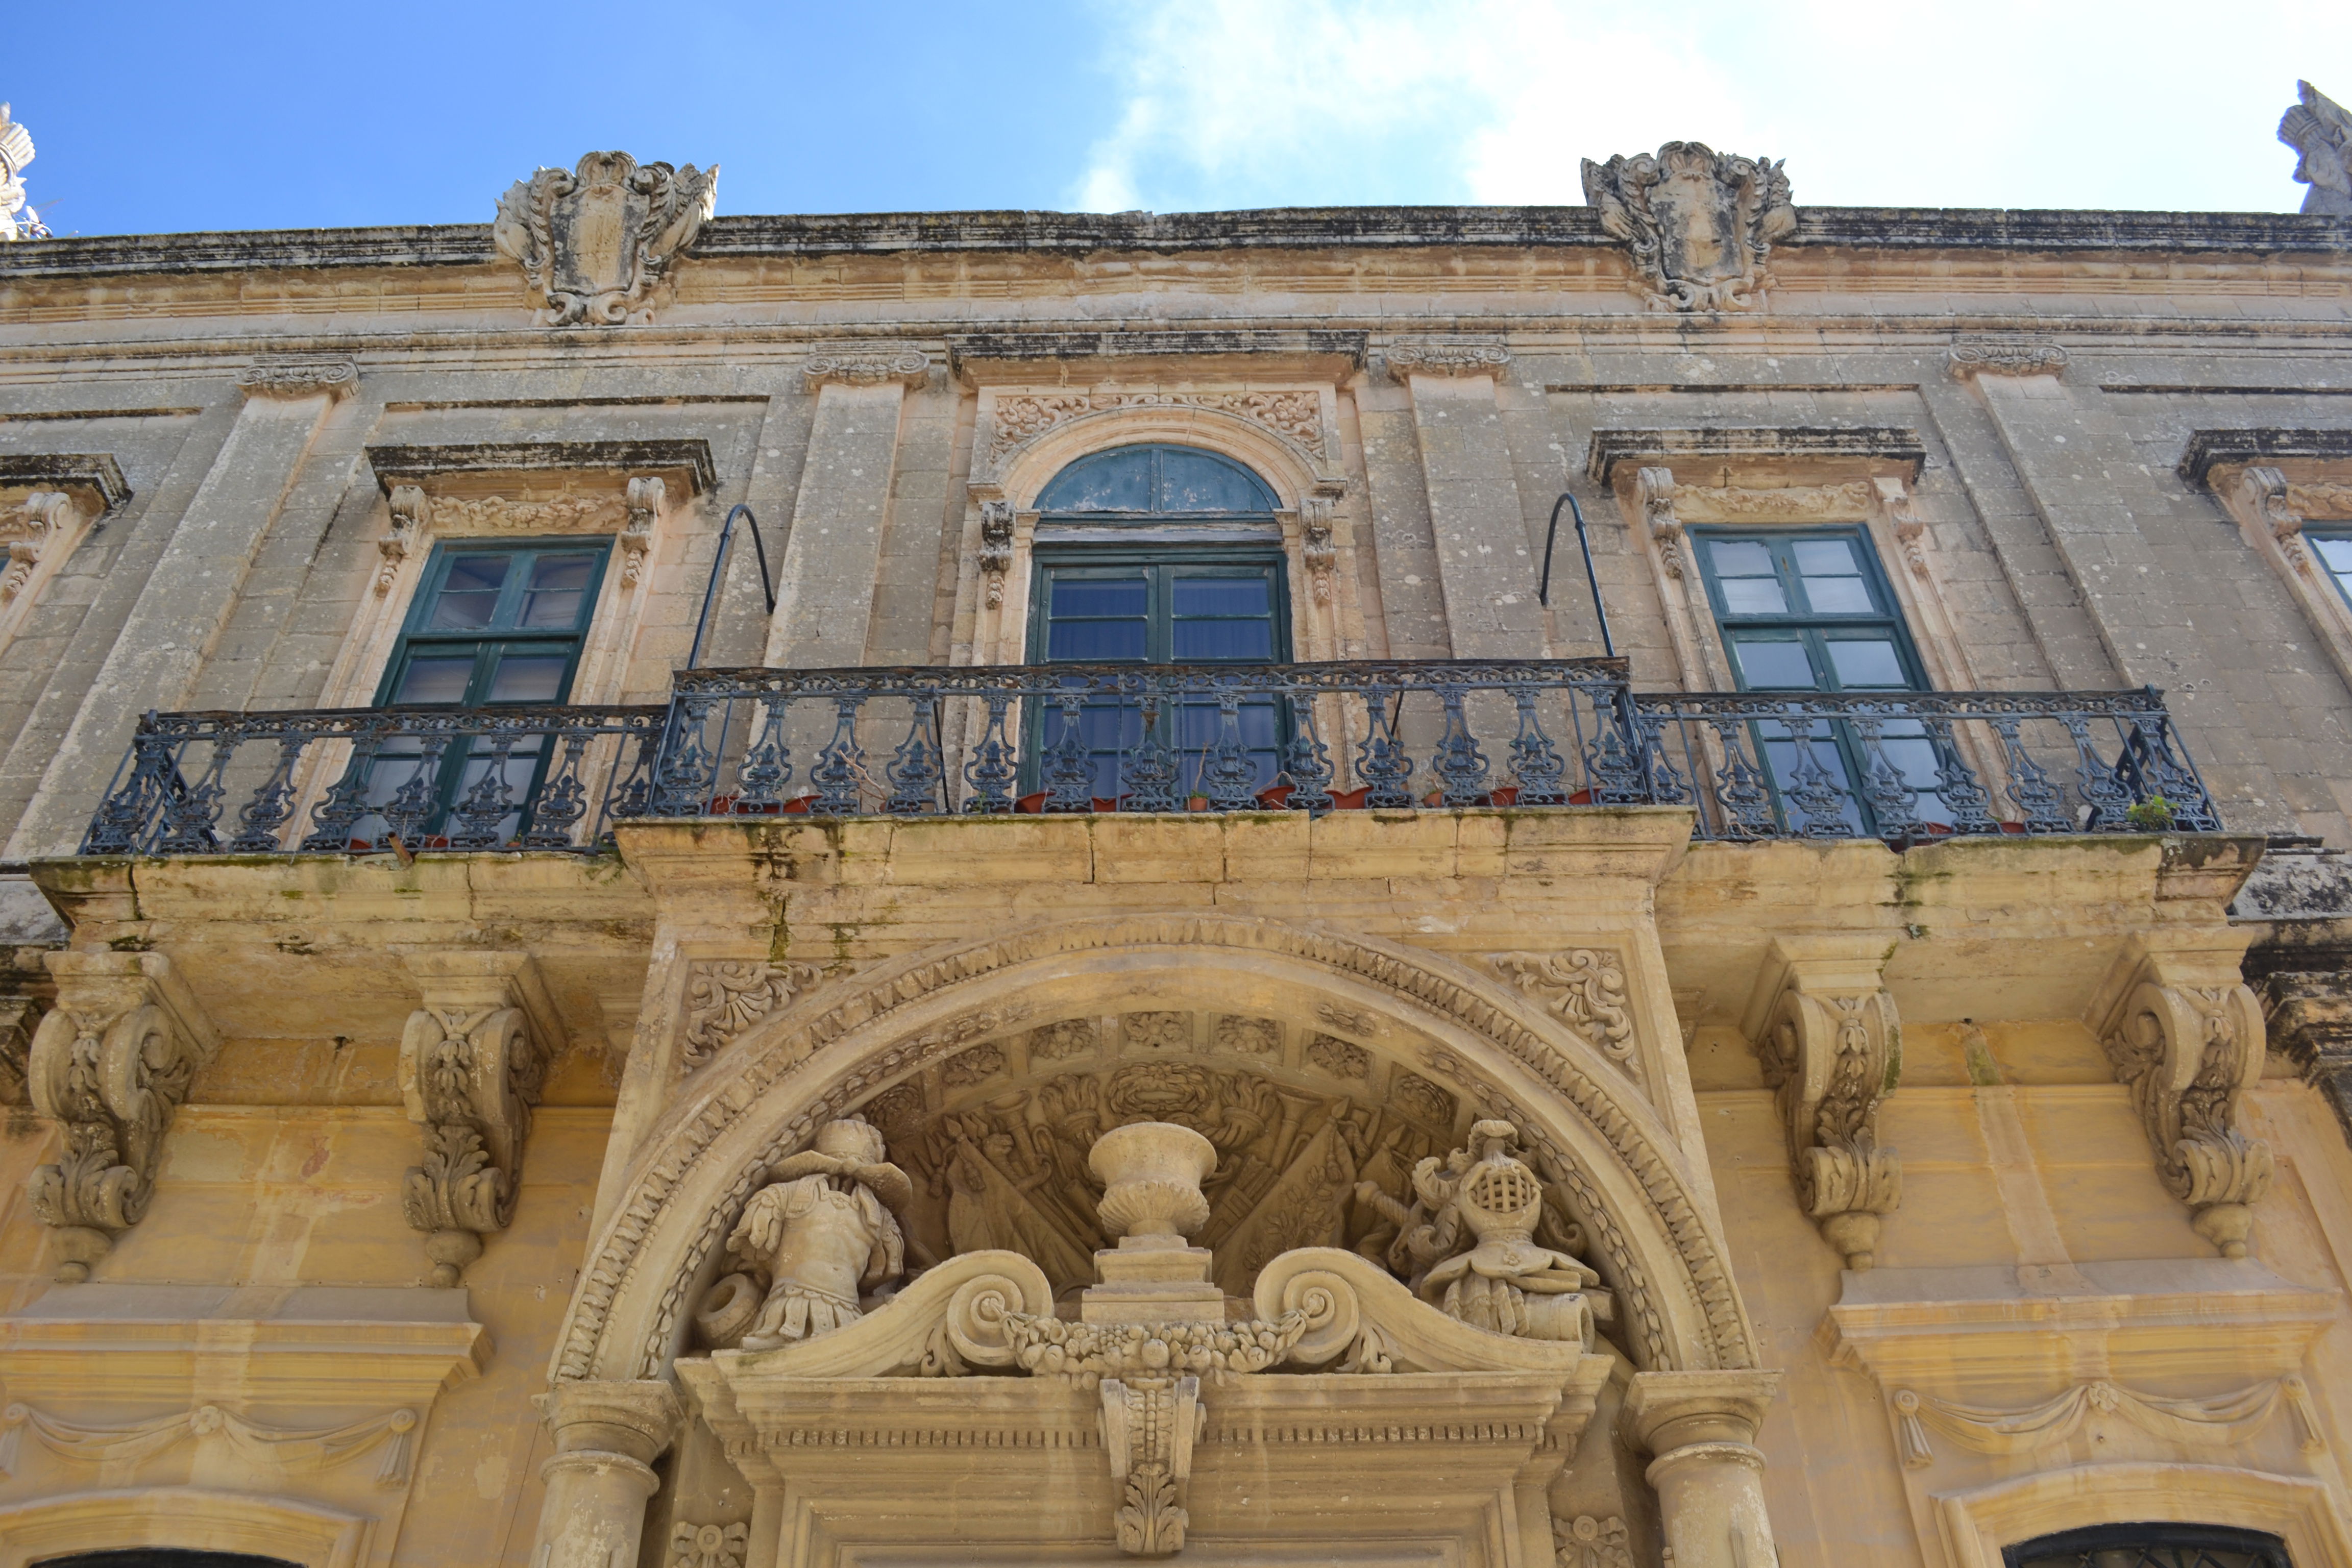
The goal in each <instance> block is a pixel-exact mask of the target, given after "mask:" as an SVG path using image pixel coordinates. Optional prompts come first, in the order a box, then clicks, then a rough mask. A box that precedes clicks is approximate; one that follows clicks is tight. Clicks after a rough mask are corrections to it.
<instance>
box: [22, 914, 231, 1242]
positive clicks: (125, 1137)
mask: <svg viewBox="0 0 2352 1568" xmlns="http://www.w3.org/2000/svg"><path fill="white" fill-rule="evenodd" d="M45 962H46V963H47V964H48V967H49V973H51V974H52V975H53V976H55V978H56V980H57V983H58V1005H57V1006H56V1007H55V1008H54V1009H52V1010H51V1011H50V1013H49V1014H48V1016H47V1017H45V1018H43V1019H42V1020H41V1024H40V1027H39V1028H38V1029H37V1030H36V1031H35V1033H34V1035H33V1040H32V1046H31V1048H30V1050H29V1052H28V1054H27V1058H26V1073H25V1076H26V1088H27V1089H28V1090H29V1091H30V1096H31V1099H32V1102H33V1108H34V1109H35V1110H38V1111H39V1112H40V1113H41V1114H42V1115H44V1116H46V1117H48V1118H50V1119H51V1120H53V1121H57V1122H58V1124H59V1125H60V1126H61V1127H62V1128H63V1130H64V1133H65V1139H64V1147H63V1148H62V1149H61V1150H60V1151H59V1153H58V1160H57V1163H54V1164H48V1165H43V1166H41V1167H40V1168H39V1169H38V1170H37V1171H35V1172H34V1173H33V1179H32V1182H31V1184H30V1194H31V1198H32V1206H33V1213H34V1214H35V1215H37V1217H38V1218H39V1219H40V1221H41V1222H42V1223H43V1224H44V1225H48V1226H55V1227H56V1229H57V1233H58V1257H59V1258H60V1262H59V1263H58V1271H57V1277H58V1280H59V1282H60V1283H64V1284H74V1283H77V1282H79V1281H80V1280H83V1279H89V1268H90V1265H91V1264H93V1263H96V1262H97V1261H98V1260H99V1259H100V1258H104V1257H105V1256H106V1255H107V1254H108V1253H109V1252H110V1251H111V1250H113V1247H114V1242H115V1238H116V1237H119V1236H121V1234H122V1233H123V1232H124V1231H126V1230H129V1229H130V1228H131V1226H134V1225H137V1224H138V1223H139V1221H140V1219H141V1217H142V1216H143V1215H145V1214H146V1212H147V1205H148V1203H149V1201H150V1200H151V1199H152V1198H153V1196H154V1192H155V1167H156V1165H157V1163H159V1162H160V1160H161V1158H162V1155H163V1139H164V1136H165V1135H166V1134H167V1133H168V1132H170V1131H171V1128H172V1115H173V1112H174V1111H176V1110H178V1109H179V1108H180V1106H181V1104H182V1103H183V1102H184V1101H185V1100H186V1099H187V1098H188V1089H189V1085H190V1084H191V1083H192V1082H193V1081H194V1078H195V1075H196V1070H197V1068H201V1067H202V1066H204V1064H205V1063H206V1062H208V1061H210V1060H211V1059H212V1056H213V1053H214V1051H215V1050H216V1049H217V1048H218V1047H219V1044H220V1037H219V1035H218V1034H217V1033H216V1032H215V1029H214V1028H213V1026H212V1024H211V1022H210V1021H209V1020H208V1019H207V1018H205V1014H204V1009H203V1008H202V1007H201V1006H199V1005H198V1004H197V1002H196V999H195V997H194V995H193V994H191V993H190V992H189V991H188V988H187V986H186V984H185V983H184V982H183V981H182V980H181V979H180V977H179V975H178V974H176V973H173V969H172V964H171V961H170V960H168V959H166V958H165V957H164V956H163V954H161V953H156V952H52V953H48V954H47V955H45Z"/></svg>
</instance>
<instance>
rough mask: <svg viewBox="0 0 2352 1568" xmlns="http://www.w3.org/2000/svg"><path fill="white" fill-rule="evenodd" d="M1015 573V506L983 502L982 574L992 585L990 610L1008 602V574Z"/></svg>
mask: <svg viewBox="0 0 2352 1568" xmlns="http://www.w3.org/2000/svg"><path fill="white" fill-rule="evenodd" d="M1012 570H1013V503H1012V502H1011V501H1009V500H984V501H982V502H981V503H980V574H981V576H982V578H984V579H985V580H986V582H987V584H988V607H989V608H990V609H992V610H993V609H996V608H998V607H1000V606H1001V605H1003V603H1004V574H1006V573H1007V572H1010V571H1012Z"/></svg>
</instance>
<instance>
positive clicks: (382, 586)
mask: <svg viewBox="0 0 2352 1568" xmlns="http://www.w3.org/2000/svg"><path fill="white" fill-rule="evenodd" d="M389 504H390V507H391V510H392V527H391V529H390V530H389V531H386V532H385V534H384V536H383V538H381V539H379V540H377V541H376V542H375V548H376V552H377V553H378V554H380V555H382V556H383V563H382V564H381V565H379V566H378V567H377V568H376V569H375V591H376V592H377V593H378V594H379V595H383V594H389V593H391V592H392V586H393V584H394V583H397V582H399V581H400V569H401V566H402V565H403V563H405V562H406V561H407V560H408V558H409V556H410V555H412V554H414V553H415V550H416V542H417V541H418V540H420V539H422V538H424V537H425V534H426V533H427V532H428V531H430V530H431V528H432V526H433V500H432V498H431V497H429V496H427V495H426V494H425V491H424V489H423V488H422V487H421V486H417V485H394V486H393V487H392V496H391V500H390V503H389Z"/></svg>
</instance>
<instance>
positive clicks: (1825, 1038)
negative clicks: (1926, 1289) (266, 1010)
mask: <svg viewBox="0 0 2352 1568" xmlns="http://www.w3.org/2000/svg"><path fill="white" fill-rule="evenodd" d="M1884 962H1885V954H1884V953H1883V952H1866V953H1861V954H1854V955H1850V956H1849V955H1832V954H1820V953H1812V952H1792V951H1791V950H1790V949H1789V948H1788V947H1785V946H1783V945H1782V944H1780V943H1779V942H1775V943H1774V944H1773V955H1772V959H1771V961H1770V962H1769V963H1768V965H1767V968H1766V973H1765V977H1764V981H1763V984H1761V986H1759V1003H1760V1006H1759V1005H1754V1004H1751V1006H1750V1011H1749V1019H1750V1020H1751V1027H1750V1030H1749V1035H1748V1037H1749V1038H1750V1039H1751V1040H1753V1041H1754V1042H1755V1046H1756V1055H1757V1058H1758V1060H1759V1062H1761V1063H1762V1065H1763V1068H1764V1083H1765V1087H1766V1088H1768V1089H1771V1090H1773V1092H1774V1094H1775V1096H1776V1097H1777V1099H1778V1102H1779V1106H1780V1121H1781V1126H1782V1131H1783V1132H1784V1133H1785V1134H1786V1136H1787V1138H1788V1142H1789V1166H1790V1173H1791V1175H1792V1176H1793V1177H1794V1178H1795V1180H1796V1185H1797V1201H1798V1203H1800V1204H1801V1205H1803V1207H1804V1210H1805V1213H1806V1215H1808V1216H1809V1217H1811V1219H1812V1221H1813V1223H1814V1224H1815V1225H1817V1226H1820V1227H1821V1232H1822V1240H1824V1241H1826V1242H1828V1243H1829V1244H1830V1245H1831V1246H1832V1247H1835V1248H1836V1249H1837V1250H1838V1252H1839V1253H1840V1254H1841V1255H1843V1257H1844V1258H1845V1266H1846V1267H1847V1268H1852V1269H1855V1270H1857V1271H1859V1270H1863V1269H1867V1268H1870V1267H1871V1265H1872V1264H1873V1263H1874V1262H1875V1261H1876V1253H1877V1248H1878V1233H1879V1225H1880V1216H1881V1215H1889V1214H1893V1213H1894V1212H1895V1205H1897V1204H1899V1203H1900V1202H1901V1201H1902V1198H1903V1167H1902V1164H1901V1163H1900V1162H1899V1160H1898V1159H1897V1158H1896V1155H1895V1151H1894V1150H1892V1149H1882V1148H1880V1147H1879V1144H1878V1108H1879V1106H1880V1104H1881V1103H1882V1102H1884V1101H1885V1099H1886V1097H1887V1096H1888V1095H1890V1094H1892V1093H1894V1092H1895V1082H1896V1080H1897V1079H1900V1078H1901V1076H1902V1072H1903V1047H1902V1028H1901V1026H1900V1024H1899V1023H1898V1022H1897V1020H1896V1017H1895V998H1894V996H1893V995H1891V994H1889V993H1888V992H1887V991H1886V990H1885V987H1884V986H1883V985H1882V984H1880V983H1879V968H1880V965H1881V964H1882V963H1884ZM1759 1017H1760V1019H1761V1023H1760V1026H1755V1025H1754V1023H1753V1021H1754V1020H1756V1019H1758V1018H1759Z"/></svg>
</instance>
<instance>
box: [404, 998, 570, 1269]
mask: <svg viewBox="0 0 2352 1568" xmlns="http://www.w3.org/2000/svg"><path fill="white" fill-rule="evenodd" d="M419 962H420V961H419V960H415V959H413V960H412V963H419ZM458 962H459V963H460V964H461V965H464V968H460V969H457V971H456V972H455V973H440V972H436V969H434V968H426V969H425V971H424V973H420V975H419V979H420V982H421V983H422V985H423V989H424V991H425V1005H424V1006H422V1007H419V1008H417V1009H416V1010H415V1012H413V1013H411V1014H410V1015H409V1016H408V1026H407V1028H406V1030H405V1031H404V1033H403V1034H402V1036H401V1041H400V1085H401V1092H402V1095H403V1097H404V1099H405V1100H406V1101H407V1107H408V1115H409V1120H410V1121H416V1122H421V1123H423V1124H424V1127H425V1163H423V1164H421V1165H412V1166H410V1167H409V1169H408V1173H407V1175H406V1177H405V1178H404V1181H403V1183H402V1185H401V1207H402V1210H403V1212H404V1214H405V1215H406V1216H407V1219H408V1223H409V1225H410V1226H412V1227H413V1228H415V1229H416V1230H420V1231H423V1232H424V1233H425V1257H426V1258H428V1259H430V1260H431V1262H432V1264H433V1268H432V1271H431V1274H430V1276H429V1282H430V1283H432V1284H434V1285H438V1286H451V1285H455V1284H457V1280H458V1277H459V1275H460V1274H461V1273H462V1272H463V1270H464V1269H465V1267H466V1266H467V1264H469V1263H471V1262H472V1261H473V1260H474V1259H475V1258H479V1257H480V1256H481V1254H482V1237H484V1236H486V1235H488V1234H490V1233H492V1232H495V1231H500V1230H504V1229H505V1228H506V1227H507V1226H508V1224H509V1222H511V1221H512V1219H513V1218H514V1205H515V1198H516V1194H517V1191H518V1189H519V1186H520V1182H521V1179H522V1149H523V1140H524V1138H525V1137H526V1136H527V1135H528V1134H529V1132H530V1111H531V1107H533V1106H535V1105H537V1104H538V1103H539V1097H540V1089H541V1085H542V1083H543V1082H544V1079H545V1077H546V1071H547V1058H548V1050H547V1047H545V1046H544V1045H543V1044H542V1043H541V1039H540V1038H539V1036H538V1033H537V1031H535V1030H534V1028H533V1027H532V1026H531V1024H530V1020H529V1018H528V1016H526V1014H525V1012H524V1010H523V1008H522V1007H521V1006H520V1005H516V1004H518V1003H520V1002H521V1001H522V999H523V998H522V996H521V994H520V990H521V985H520V984H519V982H518V979H517V976H519V975H520V966H516V967H515V968H514V969H511V970H509V972H508V973H499V970H500V969H501V968H504V967H506V966H504V965H501V964H499V963H498V962H497V959H496V958H495V957H493V956H486V958H485V959H484V960H483V961H480V963H479V964H478V968H479V970H480V971H482V972H481V973H465V972H464V971H465V968H474V967H477V966H476V965H474V964H467V963H466V961H464V960H460V961H458Z"/></svg>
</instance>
